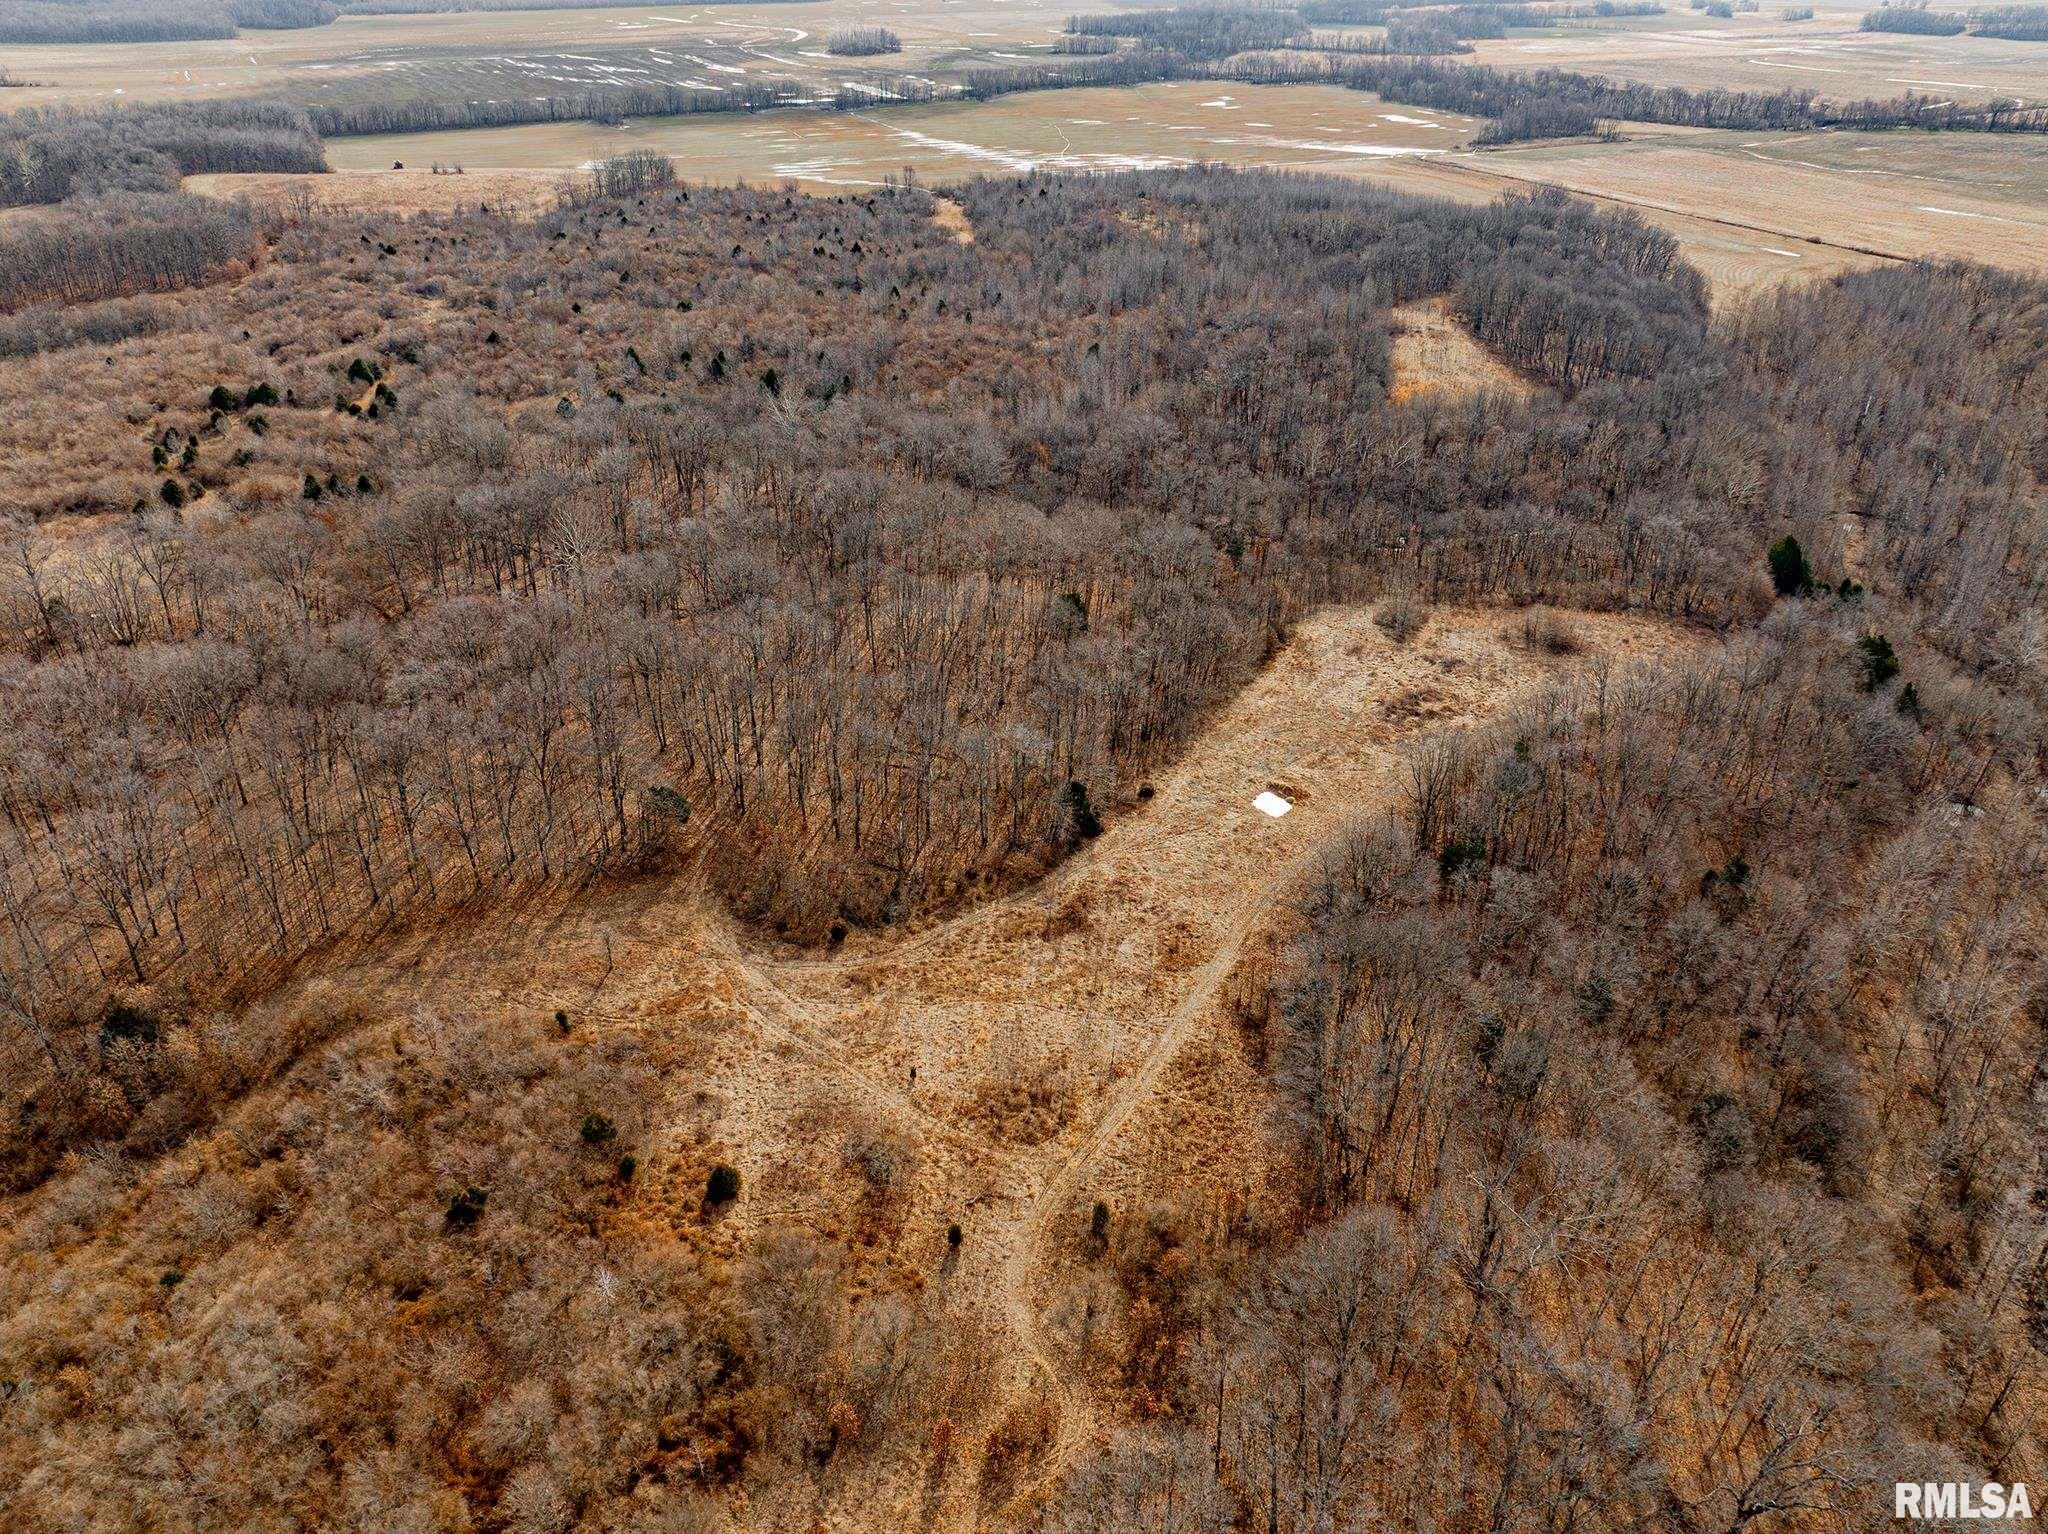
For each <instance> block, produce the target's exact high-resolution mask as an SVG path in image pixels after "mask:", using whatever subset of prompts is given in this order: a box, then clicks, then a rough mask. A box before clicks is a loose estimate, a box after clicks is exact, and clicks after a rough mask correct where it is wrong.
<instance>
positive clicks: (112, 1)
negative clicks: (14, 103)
mask: <svg viewBox="0 0 2048 1534" xmlns="http://www.w3.org/2000/svg"><path fill="white" fill-rule="evenodd" d="M615 3H616V0H0V44H9V43H12V44H36V43H73V44H76V43H159V42H179V41H186V40H196V39H205V38H224V37H234V36H237V35H238V34H239V33H241V32H244V31H264V30H275V29H290V28H299V27H321V26H325V25H327V24H328V23H329V22H331V21H333V20H334V19H335V18H336V17H337V16H344V15H348V16H383V15H404V14H412V13H424V12H448V11H545V10H578V9H584V8H590V7H597V6H607V5H612V4H615ZM705 3H707V4H711V5H725V4H731V3H734V0H705Z"/></svg>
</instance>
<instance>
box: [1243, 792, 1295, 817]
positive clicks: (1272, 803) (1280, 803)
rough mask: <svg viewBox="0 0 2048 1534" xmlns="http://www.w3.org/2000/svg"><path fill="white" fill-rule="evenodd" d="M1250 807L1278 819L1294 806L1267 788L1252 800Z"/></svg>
mask: <svg viewBox="0 0 2048 1534" xmlns="http://www.w3.org/2000/svg"><path fill="white" fill-rule="evenodd" d="M1252 808H1253V809H1255V810H1257V811H1258V812H1259V813H1260V814H1262V815H1271V816H1272V817H1273V818H1274V819H1275V820H1278V819H1279V818H1280V817H1281V816H1282V815H1285V814H1286V813H1287V812H1288V811H1289V810H1291V809H1293V808H1294V806H1293V805H1291V804H1289V803H1288V802H1287V801H1286V800H1285V799H1283V798H1281V797H1280V796H1279V795H1278V794H1276V793H1274V792H1273V790H1272V789H1270V788H1269V789H1267V790H1266V791H1265V792H1264V793H1262V794H1260V795H1259V797H1258V798H1256V799H1254V800H1253V801H1252Z"/></svg>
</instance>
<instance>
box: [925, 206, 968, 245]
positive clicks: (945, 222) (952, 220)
mask: <svg viewBox="0 0 2048 1534" xmlns="http://www.w3.org/2000/svg"><path fill="white" fill-rule="evenodd" d="M932 222H933V223H935V224H937V225H938V226H939V227H940V228H941V229H943V230H945V231H946V232H947V233H948V234H950V235H952V236H953V238H954V239H955V240H956V241H958V242H959V243H960V244H962V245H972V244H973V243H974V223H973V221H972V220H971V219H969V218H968V216H967V210H966V209H965V208H964V207H962V206H961V205H960V204H959V203H957V202H955V201H954V200H953V199H952V198H950V197H934V198H933V199H932Z"/></svg>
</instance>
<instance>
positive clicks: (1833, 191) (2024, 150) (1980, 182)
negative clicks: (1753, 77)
mask: <svg viewBox="0 0 2048 1534" xmlns="http://www.w3.org/2000/svg"><path fill="white" fill-rule="evenodd" d="M1484 164H1485V166H1486V168H1487V170H1488V171H1489V172H1490V173H1492V174H1494V175H1498V176H1508V177H1514V178H1517V179H1522V180H1527V181H1530V182H1532V183H1538V184H1545V185H1553V186H1562V187H1566V188H1568V189H1570V190H1572V191H1575V192H1582V193H1586V194H1588V195H1591V196H1600V197H1612V198H1615V199H1617V200H1620V201H1624V202H1628V203H1632V204H1634V205H1636V206H1638V207H1641V208H1645V209H1650V208H1659V209H1670V210H1673V211H1677V212H1684V213H1702V212H1705V213H1711V214H1712V216H1713V217H1715V218H1717V219H1720V220H1723V221H1725V222H1727V223H1731V224H1742V225H1746V226H1748V227H1750V228H1752V229H1754V230H1757V231H1759V232H1760V233H1763V234H1769V233H1772V232H1776V233H1780V234H1784V235H1787V236H1799V235H1805V236H1818V237H1819V238H1821V239H1824V240H1827V241H1829V242H1831V243H1833V244H1837V245H1841V246H1844V247H1848V248H1849V249H1851V250H1858V251H1863V252H1868V253H1875V254H1880V255H1887V256H1895V257H1900V258H1908V259H1920V258H1936V259H1940V258H1950V257H1954V258H1969V259H1973V260H1979V261H1989V262H1992V263H1994V264H1997V265H2001V266H2011V267H2016V268H2019V269H2022V270H2031V271H2038V270H2041V269H2043V268H2044V267H2048V144H2043V143H2041V142H2040V141H2039V139H2038V138H2037V137H2023V136H2020V135H2010V136H2006V135H1999V136H1993V135H1989V134H1905V133H1899V134H1876V133H1795V134H1777V135H1758V134H1754V133H1707V134H1688V135H1685V136H1682V137H1672V136H1656V137H1651V136H1645V137H1643V138H1640V139H1637V140H1634V141H1631V142H1628V143H1624V144H1611V145H1610V144H1599V145H1566V144H1560V145H1542V146H1533V147H1530V148H1526V149H1515V150H1509V151H1503V152H1500V153H1496V154H1491V155H1487V156H1485V157H1484Z"/></svg>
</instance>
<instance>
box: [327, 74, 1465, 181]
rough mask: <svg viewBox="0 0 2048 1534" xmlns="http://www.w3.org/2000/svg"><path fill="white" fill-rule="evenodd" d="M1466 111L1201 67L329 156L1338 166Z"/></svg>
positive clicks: (816, 170)
mask: <svg viewBox="0 0 2048 1534" xmlns="http://www.w3.org/2000/svg"><path fill="white" fill-rule="evenodd" d="M1476 126H1477V125H1476V123H1475V122H1474V121H1473V119H1471V118H1468V117H1460V116H1457V115H1455V114H1452V113H1443V112H1430V111H1425V110H1423V109H1422V108H1419V107H1402V106H1389V105H1387V104H1386V103H1384V102H1382V101H1380V100H1379V99H1378V98H1377V97H1374V96H1371V95H1368V94H1366V93H1364V92H1362V91H1350V90H1344V89H1341V88H1338V87H1335V86H1315V85H1301V86H1294V85H1283V86H1227V87H1224V86H1217V85H1214V84H1210V83H1205V82H1200V81H1175V82H1170V83H1166V84H1157V85H1139V86H1128V87H1105V88H1101V89H1090V90H1065V91H1042V92H1036V93H1032V94H1028V95H1017V96H1006V97H1003V98H1001V99H999V100H996V101H992V102H969V101H955V102H941V103H935V104H933V105H929V106H915V107H878V108H876V109H875V110H873V111H870V112H825V111H805V110H795V111H778V112H761V113H752V114H747V115H736V114H735V115H718V116H700V117H675V118H638V119H635V120H633V121H632V122H629V123H627V124H625V125H624V126H622V127H606V126H604V125H602V124H599V123H582V122H579V123H546V124H538V125H531V126H524V127H516V128H475V129H465V130H462V131H459V132H450V133H407V134H390V135H376V136H371V137H364V138H348V139H337V140H335V141H334V142H333V143H332V144H331V145H329V148H328V156H329V159H330V160H331V161H332V162H333V163H334V164H335V165H336V166H337V167H341V168H344V169H356V170H368V169H375V168H377V167H378V166H380V165H388V164H390V163H391V161H392V160H394V159H400V158H405V159H410V160H415V161H430V160H442V161H447V162H449V163H452V164H460V165H464V166H466V167H469V168H471V169H492V170H496V169H512V168H520V169H529V168H552V167H563V166H575V165H579V164H583V163H587V162H589V161H593V160H597V159H600V158H602V157H604V156H605V155H610V154H618V153H622V152H624V151H626V150H630V149H652V150H655V151H657V152H659V153H662V154H666V155H669V156H671V157H673V158H674V160H675V161H676V168H677V169H678V170H679V171H680V172H681V173H682V174H683V175H684V176H686V177H688V178H690V179H692V180H700V181H714V182H731V181H735V180H747V181H780V180H790V181H795V182H797V183H799V184H802V185H807V186H810V187H813V188H840V187H846V186H865V185H873V184H875V183H877V182H879V181H880V180H881V179H882V178H883V177H884V176H887V175H890V174H893V173H895V172H896V171H898V170H900V169H901V168H902V167H904V166H905V165H909V166H913V167H914V168H915V169H916V170H917V172H918V174H919V175H920V176H924V177H926V178H927V179H931V180H952V179H963V178H965V177H968V176H972V175H977V174H986V173H993V172H1004V171H1008V172H1015V171H1021V170H1041V169H1042V170H1116V169H1128V168H1139V167H1158V166H1168V165H1185V164H1192V163H1196V162H1202V161H1219V162H1228V163H1233V164H1242V165H1259V166H1265V167H1269V168H1279V169H1289V170H1316V171H1339V172H1341V171H1345V170H1348V169H1349V168H1352V167H1355V166H1357V165H1359V164H1361V163H1369V162H1372V161H1377V160H1406V159H1432V158H1437V157H1440V156H1443V155H1446V154H1448V153H1450V152H1451V151H1453V150H1455V149H1457V148H1459V147H1460V146H1462V145H1463V143H1464V142H1465V140H1466V139H1467V138H1469V137H1470V135H1471V132H1472V130H1473V129H1474V128H1475V127H1476Z"/></svg>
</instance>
